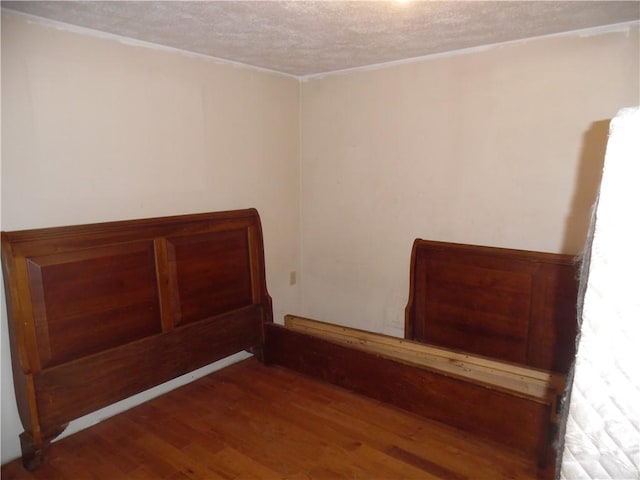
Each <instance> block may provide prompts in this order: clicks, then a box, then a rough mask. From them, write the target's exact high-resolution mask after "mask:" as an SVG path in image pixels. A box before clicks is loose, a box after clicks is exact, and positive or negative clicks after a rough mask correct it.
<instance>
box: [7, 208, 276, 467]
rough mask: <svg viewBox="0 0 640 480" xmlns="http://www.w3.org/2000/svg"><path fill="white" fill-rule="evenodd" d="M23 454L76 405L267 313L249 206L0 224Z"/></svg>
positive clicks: (33, 459)
mask: <svg viewBox="0 0 640 480" xmlns="http://www.w3.org/2000/svg"><path fill="white" fill-rule="evenodd" d="M2 264H3V269H4V282H5V289H6V297H7V307H8V314H9V330H10V337H11V347H12V363H13V374H14V384H15V390H16V398H17V403H18V410H19V412H20V418H21V420H22V424H23V426H24V429H25V432H24V433H23V434H22V435H21V437H20V438H21V444H22V450H23V460H24V463H25V465H26V466H27V467H28V468H31V469H32V468H35V467H36V466H37V465H38V463H39V461H40V460H41V455H42V450H43V448H44V447H45V446H46V445H47V443H48V442H49V441H50V440H51V439H52V438H54V437H55V436H57V435H58V434H59V433H60V432H61V431H62V430H63V429H64V428H65V426H66V424H67V423H68V422H69V421H71V420H73V419H75V418H78V417H80V416H82V415H85V414H87V413H90V412H92V411H95V410H97V409H99V408H102V407H104V406H106V405H109V404H111V403H113V402H116V401H118V400H121V399H124V398H126V397H128V396H131V395H133V394H135V393H138V392H141V391H143V390H145V389H148V388H150V387H152V386H154V385H157V384H159V383H162V382H165V381H168V380H170V379H172V378H175V377H177V376H179V375H182V374H185V373H188V372H189V371H192V370H194V369H196V368H199V367H202V366H204V365H207V364H209V363H211V362H213V361H216V360H219V359H221V358H224V357H226V356H229V355H231V354H233V353H236V352H239V351H242V350H252V351H254V352H256V353H257V354H260V353H261V350H262V346H263V338H264V335H263V333H264V332H263V330H264V329H263V325H264V323H265V322H271V321H272V306H271V298H270V297H269V294H268V292H267V289H266V283H265V268H264V251H263V241H262V230H261V225H260V219H259V216H258V213H257V211H256V210H253V209H251V210H240V211H232V212H218V213H204V214H196V215H183V216H176V217H163V218H153V219H144V220H131V221H122V222H111V223H102V224H92V225H81V226H70V227H57V228H46V229H37V230H25V231H16V232H2Z"/></svg>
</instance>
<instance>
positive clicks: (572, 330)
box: [405, 239, 578, 373]
mask: <svg viewBox="0 0 640 480" xmlns="http://www.w3.org/2000/svg"><path fill="white" fill-rule="evenodd" d="M577 289H578V283H577V273H576V265H575V261H574V258H573V257H571V256H569V255H557V254H550V253H539V252H530V251H523V250H511V249H504V248H493V247H481V246H475V245H461V244H453V243H443V242H433V241H427V240H421V239H417V240H416V241H415V242H414V244H413V250H412V254H411V279H410V291H409V302H408V305H407V308H406V312H405V314H406V316H405V337H406V338H408V339H413V340H417V341H420V342H425V343H430V344H433V345H441V346H444V347H448V348H454V349H457V350H463V351H467V352H470V353H476V354H480V355H486V356H490V357H494V358H498V359H501V360H507V361H510V362H517V363H521V364H525V365H529V366H532V367H536V368H541V369H545V370H552V371H557V372H562V373H566V372H567V371H568V370H569V367H570V365H571V362H572V361H573V357H574V355H575V338H576V329H577V317H576V300H577Z"/></svg>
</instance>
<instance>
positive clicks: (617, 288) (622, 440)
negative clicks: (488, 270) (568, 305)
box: [561, 108, 640, 480]
mask: <svg viewBox="0 0 640 480" xmlns="http://www.w3.org/2000/svg"><path fill="white" fill-rule="evenodd" d="M590 236H591V238H592V241H591V242H590V243H589V242H588V244H587V248H586V257H585V266H584V267H583V268H585V269H587V268H588V271H586V270H585V272H584V273H583V279H582V283H583V284H582V288H581V289H582V291H584V303H583V305H582V326H581V335H580V343H579V345H578V354H577V359H576V367H575V378H574V383H573V386H572V389H571V403H570V405H569V417H568V421H567V431H566V436H565V445H564V452H563V456H562V466H561V478H563V479H567V480H568V479H583V478H584V479H619V480H622V479H638V478H640V473H639V472H640V375H639V372H640V280H638V279H640V109H638V108H635V109H624V110H621V111H620V112H619V114H618V116H617V117H616V118H615V119H613V120H612V122H611V129H610V133H609V142H608V144H607V153H606V156H605V164H604V171H603V177H602V184H601V187H600V196H599V199H598V204H597V207H596V210H595V215H594V221H593V222H592V226H591V235H590ZM589 247H590V248H589ZM589 253H590V255H589Z"/></svg>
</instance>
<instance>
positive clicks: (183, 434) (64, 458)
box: [1, 359, 549, 480]
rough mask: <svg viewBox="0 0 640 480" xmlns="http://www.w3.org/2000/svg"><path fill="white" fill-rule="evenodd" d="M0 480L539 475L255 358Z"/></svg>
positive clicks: (502, 454) (524, 464) (58, 445)
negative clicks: (37, 465) (31, 468)
mask: <svg viewBox="0 0 640 480" xmlns="http://www.w3.org/2000/svg"><path fill="white" fill-rule="evenodd" d="M1 473H2V479H3V480H9V479H43V480H44V479H64V480H79V479H105V480H118V479H132V480H134V479H170V480H179V479H212V480H213V479H235V478H265V479H271V478H281V479H290V480H305V479H342V478H364V479H399V478H407V479H425V480H429V479H447V480H449V479H451V480H459V479H460V480H462V479H520V480H527V479H535V478H541V477H547V476H549V472H538V471H537V470H536V468H535V465H534V464H533V462H530V461H527V460H525V459H523V458H521V457H519V456H518V455H517V454H515V453H512V452H509V451H505V450H504V448H502V447H500V446H496V445H493V444H489V443H487V442H486V441H483V440H480V439H477V438H474V437H472V436H470V435H467V434H465V433H462V432H460V431H458V430H455V429H453V428H450V427H447V426H444V425H442V424H438V423H437V422H432V421H429V420H425V419H421V418H419V417H416V416H414V415H411V414H408V413H405V412H402V411H400V410H398V409H395V408H392V407H388V406H386V405H382V404H380V403H378V402H376V401H373V400H370V399H367V398H364V397H360V396H358V395H355V394H352V393H349V392H347V391H345V390H342V389H340V388H338V387H334V386H332V385H329V384H326V383H322V382H319V381H316V380H314V379H310V378H307V377H304V376H301V375H298V374H295V373H292V372H290V371H287V370H284V369H281V368H278V367H265V366H263V365H261V364H260V363H258V362H257V361H255V360H254V359H249V360H246V361H244V362H241V363H238V364H235V365H232V366H230V367H227V368H225V369H223V370H221V371H219V372H216V373H214V374H212V375H209V376H207V377H205V378H202V379H200V380H197V381H196V382H194V383H191V384H189V385H187V386H184V387H182V388H179V389H177V390H174V391H172V392H170V393H168V394H166V395H163V396H161V397H158V398H156V399H154V400H151V401H149V402H147V403H145V404H143V405H141V406H139V407H136V408H134V409H132V410H129V411H127V412H124V413H122V414H120V415H117V416H115V417H112V418H110V419H108V420H106V421H104V422H102V423H100V424H98V425H95V426H93V427H91V428H89V429H87V430H84V431H81V432H79V433H76V434H74V435H71V436H69V437H67V438H65V439H63V440H60V441H58V442H55V443H54V444H53V445H52V446H51V447H50V449H49V451H48V455H47V459H46V462H45V465H44V466H43V467H41V468H40V469H39V470H37V471H35V472H33V473H29V472H27V471H25V470H24V469H23V468H22V466H21V463H20V461H15V462H11V463H9V464H7V465H5V466H3V467H2V472H1Z"/></svg>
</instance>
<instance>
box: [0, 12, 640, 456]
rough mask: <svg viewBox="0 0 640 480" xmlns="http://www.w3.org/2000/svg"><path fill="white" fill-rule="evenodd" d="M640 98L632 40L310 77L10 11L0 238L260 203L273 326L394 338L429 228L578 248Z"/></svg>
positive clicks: (12, 423) (465, 238)
mask: <svg viewBox="0 0 640 480" xmlns="http://www.w3.org/2000/svg"><path fill="white" fill-rule="evenodd" d="M300 90H301V91H300ZM638 90H639V86H638V32H637V28H635V29H634V30H633V31H628V29H626V30H625V31H622V32H619V33H606V34H601V33H598V34H593V35H591V36H581V35H577V34H576V35H572V36H565V37H556V38H546V39H537V40H531V41H528V42H524V43H515V44H510V45H503V46H500V47H494V48H491V49H487V50H484V51H474V52H467V53H464V54H457V55H448V56H441V57H433V58H431V59H425V60H422V61H418V62H413V63H406V64H402V65H395V66H389V67H386V68H380V69H377V70H369V71H353V72H350V73H343V74H336V75H331V76H326V77H324V78H315V79H309V80H304V81H302V82H299V80H298V79H295V78H292V77H287V76H283V75H277V74H272V73H268V72H264V71H259V70H256V69H250V68H241V67H234V66H232V65H229V64H222V63H216V62H214V61H212V60H207V59H204V58H201V57H197V56H193V55H191V56H187V55H183V54H180V53H177V52H168V51H164V50H160V49H156V50H154V49H150V48H146V47H142V46H134V45H130V44H124V43H120V42H118V41H115V40H113V39H109V38H97V37H95V36H88V35H81V34H78V33H72V32H69V31H63V30H58V29H55V28H50V27H47V26H44V25H42V24H40V23H33V22H32V21H27V20H25V17H19V16H14V15H12V14H7V13H5V12H3V22H2V182H1V186H2V208H1V211H2V221H1V227H2V229H4V230H13V229H20V228H30V227H40V226H52V225H64V224H73V223H85V222H94V221H105V220H114V219H125V218H139V217H148V216H156V215H170V214H178V213H185V212H200V211H212V210H224V209H231V208H244V207H249V206H255V207H257V208H258V209H259V211H260V213H261V217H262V222H263V228H264V234H265V249H266V257H267V258H266V260H267V282H268V286H269V291H270V293H271V295H272V296H273V298H274V310H275V311H274V313H275V316H276V319H280V318H281V317H282V314H283V313H285V312H291V313H300V314H303V315H307V316H315V317H317V318H323V319H326V320H330V321H334V322H338V323H349V324H352V325H355V326H360V327H364V328H367V329H371V330H379V331H387V332H389V333H394V334H401V333H402V332H401V327H402V320H403V309H404V305H405V303H406V300H407V298H406V296H407V291H408V268H409V253H410V248H411V242H412V240H413V239H414V238H415V237H423V238H430V239H439V240H450V241H459V242H468V243H479V244H487V245H499V246H507V247H515V248H527V249H537V250H547V251H566V252H576V251H578V250H579V249H580V248H581V245H582V241H583V236H584V231H585V229H586V225H587V220H588V214H589V209H590V207H591V204H592V203H593V200H594V195H595V189H596V188H597V187H596V186H597V183H598V180H599V172H600V167H601V163H602V157H603V155H602V148H603V144H604V141H605V137H606V132H607V130H608V125H607V119H609V118H611V117H612V116H613V115H614V114H615V112H616V111H617V110H618V108H620V107H622V106H625V105H633V104H638V103H640V101H639V99H638ZM300 112H301V115H300ZM294 270H297V271H298V272H299V273H300V275H299V284H298V285H297V286H290V285H289V283H288V281H289V272H290V271H294ZM0 299H2V300H3V301H4V298H3V297H2V296H0ZM2 314H3V319H2V325H1V327H2V329H1V330H0V333H1V335H2V356H1V360H2V382H1V384H0V386H1V387H2V393H1V395H2V461H3V462H4V461H6V460H8V459H10V458H13V457H15V456H17V455H18V453H19V451H18V445H17V440H16V439H17V435H18V433H19V431H20V430H21V428H20V426H19V422H18V421H17V417H16V411H15V402H14V400H13V388H12V382H11V380H10V373H9V371H10V369H9V354H8V342H7V335H6V328H7V327H6V315H5V312H4V306H2ZM146 395H147V397H148V395H149V394H146ZM143 398H145V397H144V396H143ZM98 417H99V416H94V417H93V420H91V419H90V420H88V421H89V422H91V421H95V420H96V419H97V418H98Z"/></svg>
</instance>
